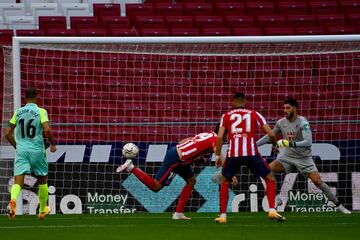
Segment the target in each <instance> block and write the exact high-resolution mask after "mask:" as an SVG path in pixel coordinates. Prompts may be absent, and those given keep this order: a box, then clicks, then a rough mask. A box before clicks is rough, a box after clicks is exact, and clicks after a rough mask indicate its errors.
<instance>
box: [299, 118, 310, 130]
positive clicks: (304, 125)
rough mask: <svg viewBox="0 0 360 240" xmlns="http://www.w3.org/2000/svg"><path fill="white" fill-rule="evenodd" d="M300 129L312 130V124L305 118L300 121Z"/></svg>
mask: <svg viewBox="0 0 360 240" xmlns="http://www.w3.org/2000/svg"><path fill="white" fill-rule="evenodd" d="M300 129H301V131H303V132H311V128H310V124H309V122H308V121H307V120H306V119H303V120H302V121H301V123H300Z"/></svg>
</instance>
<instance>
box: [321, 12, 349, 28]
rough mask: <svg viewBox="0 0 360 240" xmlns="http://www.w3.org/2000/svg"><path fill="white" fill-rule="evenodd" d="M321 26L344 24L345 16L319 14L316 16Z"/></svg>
mask: <svg viewBox="0 0 360 240" xmlns="http://www.w3.org/2000/svg"><path fill="white" fill-rule="evenodd" d="M316 20H317V22H318V23H319V24H320V25H321V26H344V25H345V17H344V15H343V14H319V15H317V16H316Z"/></svg>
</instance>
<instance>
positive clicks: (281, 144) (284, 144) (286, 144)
mask: <svg viewBox="0 0 360 240" xmlns="http://www.w3.org/2000/svg"><path fill="white" fill-rule="evenodd" d="M277 145H278V147H279V148H288V147H293V148H296V143H295V142H292V141H289V140H286V139H280V140H279V141H277Z"/></svg>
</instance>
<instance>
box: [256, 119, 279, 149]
mask: <svg viewBox="0 0 360 240" xmlns="http://www.w3.org/2000/svg"><path fill="white" fill-rule="evenodd" d="M272 131H273V133H274V134H275V136H277V135H280V134H281V131H280V128H279V126H278V122H277V123H276V124H275V127H274V128H273V130H272ZM269 142H270V138H269V135H268V134H266V135H265V136H263V137H262V138H260V139H259V140H258V141H257V142H256V146H257V147H260V146H262V145H264V144H267V143H269Z"/></svg>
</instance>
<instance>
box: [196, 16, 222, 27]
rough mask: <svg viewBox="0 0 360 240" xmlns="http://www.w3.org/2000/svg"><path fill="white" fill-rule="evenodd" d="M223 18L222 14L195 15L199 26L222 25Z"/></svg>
mask: <svg viewBox="0 0 360 240" xmlns="http://www.w3.org/2000/svg"><path fill="white" fill-rule="evenodd" d="M222 19H223V18H222V17H221V16H195V17H194V20H195V24H196V26H197V27H200V28H203V27H211V28H214V27H222V26H223V20H222Z"/></svg>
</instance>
